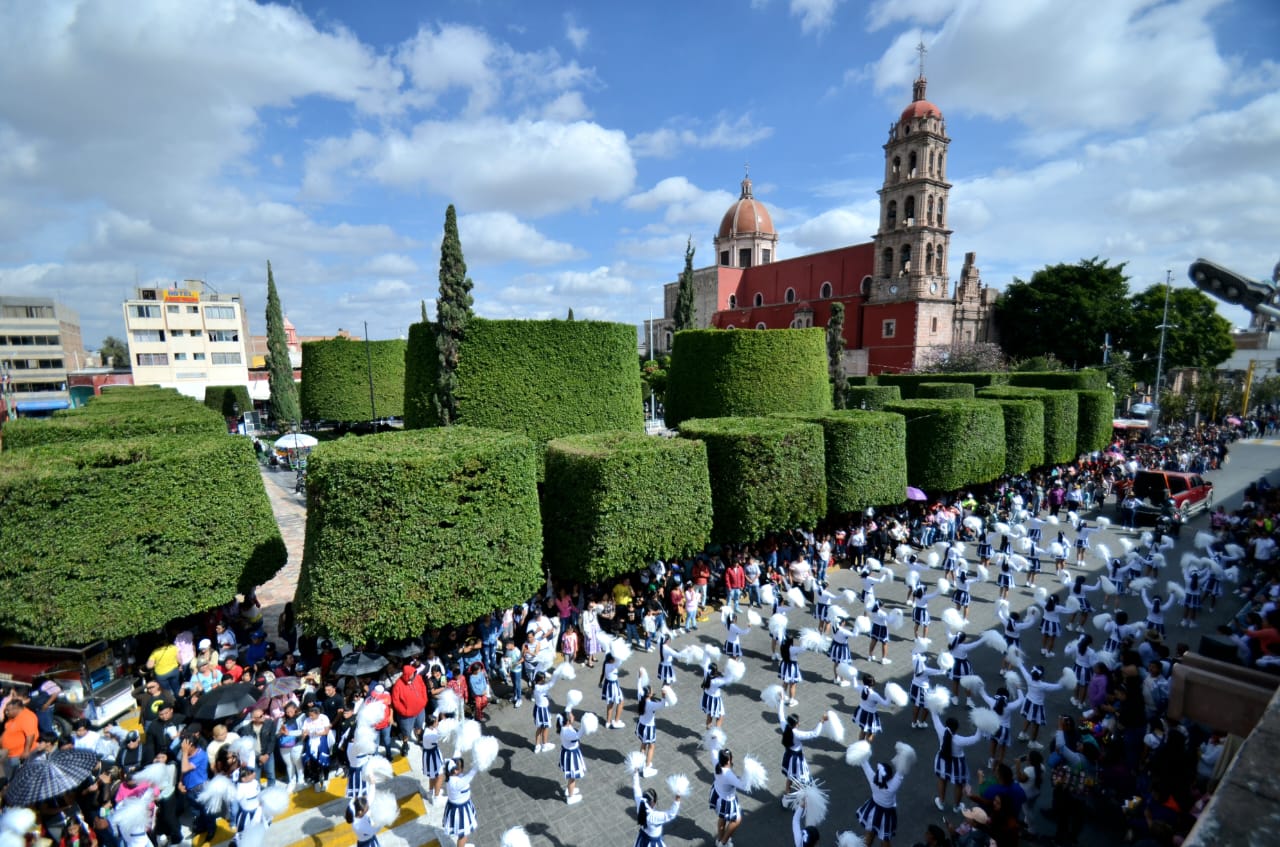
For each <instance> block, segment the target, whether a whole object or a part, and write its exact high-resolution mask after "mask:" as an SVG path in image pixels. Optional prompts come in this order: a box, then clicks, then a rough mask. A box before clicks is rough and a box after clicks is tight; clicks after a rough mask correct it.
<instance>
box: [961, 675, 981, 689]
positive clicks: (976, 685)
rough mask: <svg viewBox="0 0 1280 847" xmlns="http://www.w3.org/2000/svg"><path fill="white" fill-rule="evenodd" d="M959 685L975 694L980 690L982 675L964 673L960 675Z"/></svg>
mask: <svg viewBox="0 0 1280 847" xmlns="http://www.w3.org/2000/svg"><path fill="white" fill-rule="evenodd" d="M960 687H961V688H963V689H964V690H965V691H968V692H969V693H970V694H976V693H978V692H979V691H981V690H982V677H980V676H978V675H977V674H976V673H969V674H965V675H964V676H962V677H960Z"/></svg>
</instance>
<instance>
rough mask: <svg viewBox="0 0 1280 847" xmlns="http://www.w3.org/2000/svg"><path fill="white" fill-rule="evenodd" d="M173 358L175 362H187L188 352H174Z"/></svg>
mask: <svg viewBox="0 0 1280 847" xmlns="http://www.w3.org/2000/svg"><path fill="white" fill-rule="evenodd" d="M173 360H174V361H175V362H185V361H186V360H187V354H186V353H174V354H173Z"/></svg>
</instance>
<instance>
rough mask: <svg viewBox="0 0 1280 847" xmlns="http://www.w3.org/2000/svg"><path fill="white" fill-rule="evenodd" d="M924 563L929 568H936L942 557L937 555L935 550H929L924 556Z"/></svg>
mask: <svg viewBox="0 0 1280 847" xmlns="http://www.w3.org/2000/svg"><path fill="white" fill-rule="evenodd" d="M924 561H925V564H927V565H928V566H929V567H931V568H936V567H937V566H938V563H939V562H940V561H942V557H940V556H939V555H938V551H937V550H930V551H929V552H928V554H926V555H925V557H924Z"/></svg>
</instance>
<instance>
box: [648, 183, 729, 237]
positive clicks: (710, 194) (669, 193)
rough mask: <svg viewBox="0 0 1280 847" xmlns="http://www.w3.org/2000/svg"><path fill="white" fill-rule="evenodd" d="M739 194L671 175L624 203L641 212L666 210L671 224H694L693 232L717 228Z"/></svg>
mask: <svg viewBox="0 0 1280 847" xmlns="http://www.w3.org/2000/svg"><path fill="white" fill-rule="evenodd" d="M736 199H737V195H735V194H730V193H729V192H727V191H721V190H719V189H713V190H710V191H707V190H705V189H702V188H698V187H697V186H696V185H694V184H693V183H691V182H689V180H688V179H686V178H685V177H682V176H670V177H667V178H666V179H663V180H661V181H660V182H659V183H658V184H657V185H655V186H654V187H653V188H650V189H649V190H648V191H642V192H641V193H639V194H635V195H632V196H631V197H628V198H627V199H626V201H625V203H624V204H623V205H625V206H626V207H627V208H628V209H633V210H635V211H639V212H654V211H657V210H658V209H662V210H663V213H662V220H663V224H664V225H665V226H667V227H691V228H692V230H691V231H695V232H705V231H707V230H710V231H712V232H714V231H715V229H716V227H718V226H719V225H720V218H722V217H723V216H724V213H725V211H726V210H727V209H728V208H729V205H730V204H731V203H733V201H734V200H736Z"/></svg>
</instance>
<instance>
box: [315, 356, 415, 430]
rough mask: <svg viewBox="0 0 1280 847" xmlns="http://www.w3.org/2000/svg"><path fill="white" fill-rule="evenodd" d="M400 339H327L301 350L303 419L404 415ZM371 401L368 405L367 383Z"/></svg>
mask: <svg viewBox="0 0 1280 847" xmlns="http://www.w3.org/2000/svg"><path fill="white" fill-rule="evenodd" d="M404 352H405V342H404V340H403V339H399V338H394V339H391V340H390V341H352V340H350V339H347V338H342V337H338V338H330V339H328V340H327V341H308V342H306V343H304V344H303V345H302V390H301V392H300V397H299V400H300V402H301V404H302V417H303V418H305V419H306V420H309V421H343V422H353V421H368V420H373V419H374V418H388V417H400V416H401V415H403V414H404ZM371 379H372V383H373V387H372V392H373V397H372V405H371V404H370V399H371V398H370V396H369V394H370V380H371Z"/></svg>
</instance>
